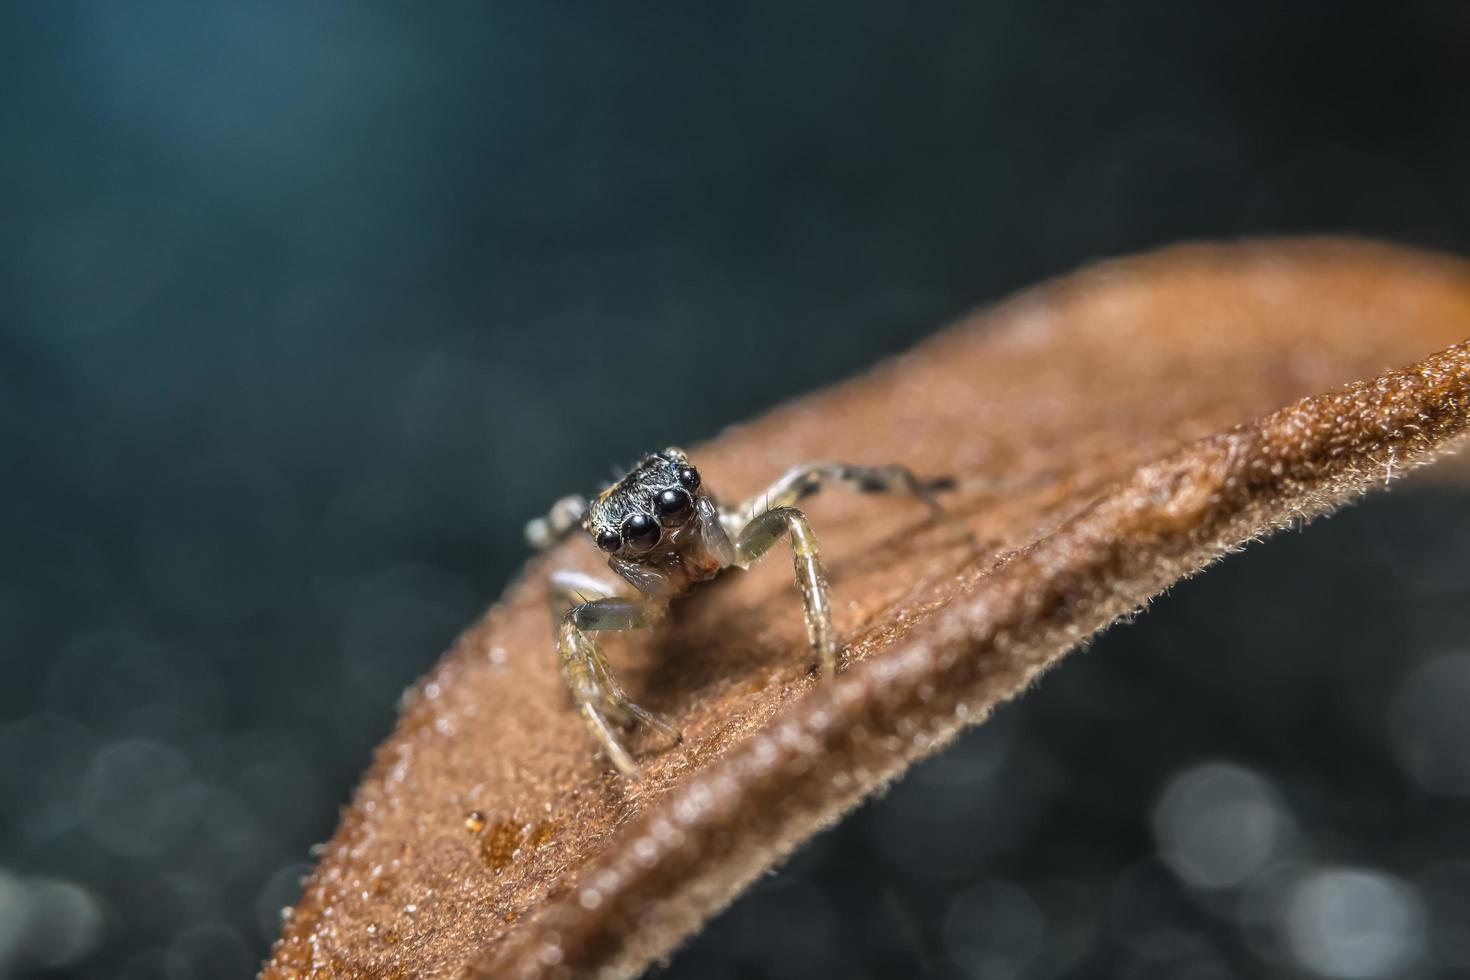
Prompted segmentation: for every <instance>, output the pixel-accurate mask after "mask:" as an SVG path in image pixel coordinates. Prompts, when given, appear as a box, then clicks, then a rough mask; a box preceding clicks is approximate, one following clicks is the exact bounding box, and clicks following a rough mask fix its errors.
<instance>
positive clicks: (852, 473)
mask: <svg viewBox="0 0 1470 980" xmlns="http://www.w3.org/2000/svg"><path fill="white" fill-rule="evenodd" d="M834 482H836V483H845V484H847V485H848V486H850V487H852V488H853V489H855V490H857V491H858V492H859V493H893V494H904V495H907V496H910V497H914V498H917V499H918V500H922V501H923V502H924V503H925V504H926V505H928V507H929V509H930V510H932V511H933V512H934V513H936V514H939V513H941V512H942V510H943V508H941V507H940V504H939V501H938V499H937V498H936V497H935V496H934V495H935V493H936V492H937V491H940V490H947V489H949V488H950V487H952V486H953V485H954V480H953V479H951V478H949V477H940V478H932V479H927V480H925V479H920V478H919V477H917V476H915V475H914V472H913V470H911V469H909V468H908V467H907V466H899V465H897V464H893V465H887V466H856V465H851V464H848V463H829V462H816V463H803V464H802V465H800V466H796V467H793V468H792V469H789V470H787V471H786V472H785V473H783V474H782V475H781V477H780V478H779V479H777V480H776V482H775V483H772V484H771V485H770V486H769V487H767V488H766V489H764V490H762V491H761V492H760V493H758V494H756V495H755V496H754V497H751V498H750V499H749V500H747V501H745V502H744V503H742V504H741V505H740V506H738V507H736V508H735V509H733V510H731V511H729V512H728V513H727V514H726V515H725V521H726V527H727V529H728V530H729V531H731V533H734V534H738V533H739V532H740V530H741V529H742V528H744V527H745V526H746V525H748V524H750V523H751V522H752V521H754V520H755V519H756V517H757V516H758V515H760V514H761V513H763V512H765V511H768V510H776V509H778V508H781V507H790V506H792V505H793V504H796V503H797V502H799V501H801V500H803V499H805V498H806V497H810V496H811V495H812V494H814V493H816V492H817V491H818V490H821V489H822V487H823V486H825V485H826V484H828V483H834Z"/></svg>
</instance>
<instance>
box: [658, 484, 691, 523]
mask: <svg viewBox="0 0 1470 980" xmlns="http://www.w3.org/2000/svg"><path fill="white" fill-rule="evenodd" d="M653 509H654V510H656V511H658V520H659V523H660V524H662V525H663V526H664V527H679V526H681V525H683V524H684V523H686V522H687V521H688V520H689V515H691V514H693V513H694V501H693V500H692V499H691V498H690V496H689V494H688V493H686V492H685V491H683V490H680V489H679V488H678V487H669V488H668V489H667V490H661V491H659V495H658V496H657V497H654V498H653Z"/></svg>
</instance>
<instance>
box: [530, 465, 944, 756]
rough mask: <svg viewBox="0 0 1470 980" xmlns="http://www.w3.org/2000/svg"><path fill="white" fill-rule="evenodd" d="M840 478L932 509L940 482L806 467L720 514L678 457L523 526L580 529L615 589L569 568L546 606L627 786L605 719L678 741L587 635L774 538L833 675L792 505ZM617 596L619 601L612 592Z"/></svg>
mask: <svg viewBox="0 0 1470 980" xmlns="http://www.w3.org/2000/svg"><path fill="white" fill-rule="evenodd" d="M831 480H838V481H842V482H844V483H848V484H850V485H852V486H853V487H854V488H856V489H857V490H859V491H862V492H866V493H902V494H908V495H910V496H912V497H916V498H918V499H919V500H921V501H923V502H924V503H925V504H927V505H928V506H929V507H930V508H931V509H932V510H933V511H935V512H936V513H938V512H939V509H940V508H939V503H938V502H937V501H936V500H935V499H934V493H935V491H937V490H942V489H946V488H947V487H948V486H949V485H950V482H951V481H949V480H948V479H935V480H927V481H925V480H920V479H918V478H917V477H915V476H914V474H913V473H912V472H911V471H909V470H908V468H906V467H903V466H849V465H843V464H839V463H807V464H805V465H802V466H797V467H795V468H794V469H791V470H789V471H788V472H787V473H786V474H785V475H784V476H782V477H781V478H780V479H779V480H777V481H776V482H775V483H773V484H771V486H770V487H769V488H768V489H766V490H764V491H763V492H761V493H759V494H757V495H756V496H754V497H752V498H751V499H749V500H747V501H746V502H745V503H743V504H741V505H740V506H738V507H735V508H733V509H725V508H722V507H721V506H720V505H719V504H718V503H717V502H716V501H715V498H714V497H713V496H711V494H710V492H709V490H708V488H707V487H705V486H704V484H703V481H702V480H701V479H700V475H699V471H698V470H697V469H695V468H694V465H693V464H692V463H690V462H689V457H688V456H686V455H685V454H684V452H683V451H682V450H679V449H665V450H664V451H663V452H658V453H650V454H649V455H647V456H645V457H643V460H642V462H640V463H639V464H638V466H637V467H635V468H634V469H633V471H632V472H631V473H629V474H628V475H627V476H625V477H623V478H622V479H621V480H619V481H617V482H616V483H614V484H613V485H611V486H609V487H608V488H607V489H605V490H603V491H602V492H601V493H600V494H598V495H597V497H596V498H595V499H594V500H592V501H591V502H590V503H589V502H588V501H587V500H586V499H585V498H583V497H577V496H572V497H564V498H562V499H561V500H559V501H557V502H556V504H554V505H553V506H552V508H551V512H550V513H549V514H547V516H545V517H542V518H538V519H536V520H534V521H532V522H531V523H530V524H528V525H526V539H527V540H528V541H529V542H530V543H531V545H532V546H533V547H536V548H548V547H550V546H551V545H553V544H555V543H557V542H559V541H561V540H563V539H565V538H567V537H568V536H570V535H571V534H573V533H574V532H575V531H576V530H577V529H578V528H581V529H582V530H584V531H586V532H587V533H588V534H589V535H590V536H591V537H592V540H593V541H595V542H596V544H597V547H598V548H600V549H601V550H602V551H604V552H606V553H607V555H608V560H607V563H608V566H609V567H610V568H611V569H612V570H613V571H614V572H616V573H617V574H618V575H619V576H620V577H621V578H622V579H623V580H624V581H625V582H626V583H627V584H629V585H632V586H633V588H634V589H636V590H637V595H632V596H630V595H627V594H626V591H625V590H624V589H623V588H622V583H617V584H610V583H608V582H605V581H602V580H600V579H598V578H595V577H593V576H590V575H586V574H583V573H581V572H577V571H573V570H570V569H560V570H558V571H556V572H553V573H552V574H551V577H550V579H549V581H548V588H547V598H548V599H549V601H550V603H551V611H552V624H553V629H554V630H555V634H556V649H557V654H558V655H559V657H560V658H561V667H562V674H563V676H564V677H565V679H566V683H567V688H568V689H569V690H570V692H571V695H572V700H573V701H574V702H576V704H577V707H578V708H579V709H580V710H581V712H582V717H583V718H584V719H586V722H587V727H588V728H589V729H591V731H592V734H593V736H594V737H596V739H597V740H598V742H600V743H601V744H602V748H603V751H605V752H606V753H607V755H608V758H609V759H611V760H612V763H613V765H614V766H616V767H617V768H618V771H619V772H621V773H622V774H623V775H624V776H626V777H629V778H636V777H637V775H638V766H637V764H636V763H634V761H633V758H632V756H630V755H629V754H628V750H627V749H625V748H624V747H623V745H622V743H621V742H620V741H619V740H618V737H617V735H616V734H615V733H614V732H613V729H612V727H611V725H609V723H608V720H609V718H611V719H612V720H614V721H618V722H622V723H624V724H631V723H634V722H641V723H642V724H645V725H647V726H649V727H650V728H653V729H655V730H656V731H658V732H661V733H662V734H664V735H666V736H668V737H669V738H671V739H674V740H676V741H677V740H680V739H681V735H680V733H679V732H678V731H677V730H676V729H675V728H674V727H673V726H671V725H670V724H668V723H667V722H665V721H664V720H663V719H661V718H659V717H658V716H656V715H654V714H652V713H650V712H648V711H646V710H644V709H643V708H640V707H639V706H638V705H636V704H634V703H633V702H632V700H630V699H629V697H628V695H627V693H626V692H625V691H624V690H623V688H622V686H621V685H619V684H618V682H617V679H616V678H614V677H613V674H612V670H611V669H610V668H609V667H608V663H607V659H606V658H605V657H604V656H603V655H602V652H601V651H600V650H598V648H597V645H596V644H595V643H593V642H592V639H591V638H590V637H589V635H588V634H589V633H592V632H595V631H598V630H634V629H641V628H643V627H645V626H650V625H652V624H653V623H655V622H657V621H658V620H659V619H661V618H662V617H663V615H664V613H665V612H666V611H667V609H668V604H669V600H671V599H673V598H674V597H675V596H679V595H683V594H684V593H686V592H688V591H690V590H691V589H693V588H694V587H695V586H697V585H699V584H700V583H701V582H707V581H709V580H710V579H712V578H714V577H715V576H716V575H719V574H720V572H722V571H724V570H725V569H727V568H730V567H736V568H747V567H749V566H750V565H751V564H752V563H753V562H755V561H756V559H758V558H760V557H761V556H762V555H764V554H765V553H766V552H767V551H769V550H770V549H771V547H772V546H773V545H775V544H776V543H777V542H778V541H780V540H781V538H782V537H787V536H789V537H790V539H791V557H792V561H793V563H794V564H795V566H796V583H797V585H798V586H799V587H800V589H801V599H802V603H803V605H804V606H805V611H806V630H807V638H808V639H809V640H810V641H811V645H812V650H813V652H814V653H815V654H816V657H817V660H818V662H819V663H820V664H821V667H822V673H823V675H824V676H825V677H831V676H832V674H833V673H834V672H835V671H836V669H837V647H836V642H835V640H834V638H833V631H832V613H831V609H830V606H829V603H828V600H827V576H826V573H825V572H824V571H823V570H822V562H821V558H820V556H819V555H818V553H817V540H816V538H815V537H814V536H813V534H812V528H811V524H809V523H808V522H807V519H806V515H805V514H803V513H802V512H801V511H800V510H798V509H797V508H796V507H795V506H793V505H794V504H796V503H797V501H799V500H801V499H802V498H804V497H807V496H809V495H810V494H813V493H816V492H817V491H818V490H820V489H821V488H822V485H823V484H824V483H826V482H828V481H831ZM620 593H621V594H620Z"/></svg>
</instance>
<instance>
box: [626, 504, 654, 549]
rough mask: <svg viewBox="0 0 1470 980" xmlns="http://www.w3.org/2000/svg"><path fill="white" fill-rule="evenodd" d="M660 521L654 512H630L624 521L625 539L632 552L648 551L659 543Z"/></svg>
mask: <svg viewBox="0 0 1470 980" xmlns="http://www.w3.org/2000/svg"><path fill="white" fill-rule="evenodd" d="M659 533H660V532H659V527H658V521H656V520H654V519H653V515H652V514H629V515H628V517H627V519H626V520H625V521H623V540H624V541H625V542H627V544H628V550H629V551H632V552H635V553H636V552H640V551H647V550H648V549H649V548H652V547H653V546H654V545H656V544H658V538H659Z"/></svg>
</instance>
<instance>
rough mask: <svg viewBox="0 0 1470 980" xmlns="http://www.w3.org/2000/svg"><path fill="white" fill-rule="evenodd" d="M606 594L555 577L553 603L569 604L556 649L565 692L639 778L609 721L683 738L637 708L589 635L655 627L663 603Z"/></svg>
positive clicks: (570, 577)
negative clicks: (626, 722) (639, 725)
mask: <svg viewBox="0 0 1470 980" xmlns="http://www.w3.org/2000/svg"><path fill="white" fill-rule="evenodd" d="M604 589H606V586H605V585H602V584H601V583H599V582H598V581H597V580H596V579H593V578H591V577H590V576H583V575H579V574H577V573H574V572H559V573H557V574H556V575H554V576H552V580H551V584H550V588H549V589H548V591H549V593H550V594H551V597H552V602H553V603H554V604H558V599H562V600H566V599H570V600H572V601H574V602H575V604H574V605H572V606H571V608H569V609H567V608H565V606H564V605H563V607H562V608H563V609H564V611H563V612H560V614H559V616H558V617H557V619H556V623H557V626H556V649H557V655H558V657H559V658H560V660H561V667H562V676H563V678H564V679H565V680H566V684H567V690H568V691H569V692H570V693H571V696H572V700H573V701H575V702H576V703H577V707H578V708H579V709H580V710H581V712H582V716H583V718H584V719H585V720H586V722H587V727H588V729H589V730H591V732H592V735H593V737H594V738H596V739H597V740H598V742H600V743H601V744H602V747H603V750H604V751H605V752H606V753H607V755H608V758H609V759H611V760H612V763H613V765H614V766H616V767H617V769H618V771H619V772H621V773H622V774H623V775H625V776H629V777H636V776H637V775H638V766H637V764H636V763H635V762H634V761H633V758H632V756H630V755H629V754H628V750H627V749H625V748H624V747H623V745H622V743H621V742H620V741H619V740H618V737H617V735H616V734H614V732H613V729H612V726H611V725H609V724H608V716H612V717H613V718H616V719H619V720H630V719H631V720H634V721H638V722H641V723H643V724H645V725H648V726H649V727H650V728H653V729H655V730H657V731H659V732H661V733H662V734H664V735H667V736H669V737H670V738H673V739H675V740H678V739H679V738H680V735H679V732H678V730H677V729H675V728H674V727H673V726H672V725H670V724H669V723H668V722H666V721H664V720H663V719H661V718H659V717H658V716H657V715H655V714H653V713H652V712H650V711H647V710H646V709H644V708H641V707H639V706H638V705H637V704H634V703H633V701H632V699H630V698H629V697H628V694H627V692H626V691H624V690H623V688H622V685H620V684H619V683H618V682H617V678H616V677H614V676H613V673H612V668H611V667H610V666H609V665H608V662H607V658H606V657H605V656H604V655H603V653H602V651H601V650H599V649H598V648H597V644H595V643H593V642H592V638H591V637H590V636H589V635H588V634H589V633H592V632H596V631H598V630H634V629H641V628H642V627H645V626H648V625H651V624H652V623H654V622H655V621H657V620H658V619H659V618H660V617H661V616H662V615H663V612H664V607H663V605H662V604H661V603H658V602H652V601H648V600H640V599H630V598H626V597H623V596H615V595H606V594H601V593H602V591H603V590H604Z"/></svg>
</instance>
